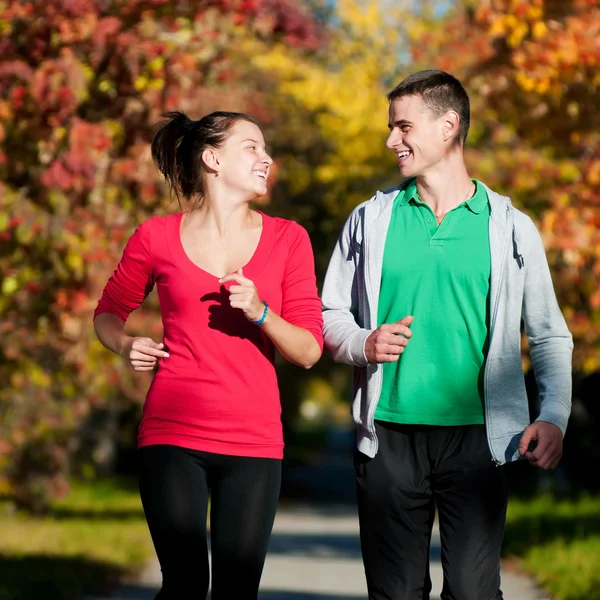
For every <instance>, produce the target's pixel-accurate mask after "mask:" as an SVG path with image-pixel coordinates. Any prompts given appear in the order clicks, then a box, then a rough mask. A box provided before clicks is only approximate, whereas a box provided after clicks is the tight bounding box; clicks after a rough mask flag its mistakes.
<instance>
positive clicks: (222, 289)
mask: <svg viewBox="0 0 600 600" xmlns="http://www.w3.org/2000/svg"><path fill="white" fill-rule="evenodd" d="M182 216H183V213H180V214H178V215H169V216H167V217H154V218H152V219H149V220H148V221H145V222H144V223H142V224H141V225H140V226H139V227H138V228H137V230H136V231H135V232H134V234H133V235H132V236H131V238H130V239H129V241H128V243H127V246H126V247H125V250H124V252H123V256H122V258H121V261H120V262H119V265H118V267H117V269H116V270H115V272H114V273H113V275H112V276H111V277H110V279H109V280H108V283H107V284H106V287H105V288H104V291H103V293H102V297H101V299H100V301H99V303H98V306H97V308H96V310H95V312H94V318H95V317H96V316H97V315H99V314H101V313H103V312H110V313H113V314H115V315H117V316H118V317H119V318H121V320H122V321H123V322H125V321H126V320H127V317H128V315H129V314H130V313H131V312H132V311H133V310H134V309H136V308H137V307H138V306H139V305H140V304H141V303H142V301H143V300H144V298H145V297H146V296H147V295H148V294H149V293H150V291H151V290H152V289H153V287H154V286H155V285H156V287H157V291H158V297H159V301H160V309H161V315H162V321H163V328H164V339H163V342H164V344H165V347H166V350H167V351H168V352H169V355H170V357H169V358H165V359H160V360H159V364H158V369H157V371H156V374H155V375H154V378H153V380H152V384H151V385H150V389H149V390H148V394H147V396H146V401H145V403H144V409H143V415H142V421H141V423H140V427H139V431H138V447H142V446H148V445H152V444H172V445H175V446H182V447H185V448H191V449H194V450H202V451H205V452H213V453H217V454H230V455H235V456H255V457H265V458H281V457H282V456H283V435H282V428H281V404H280V399H279V389H278V386H277V376H276V373H275V367H274V355H275V349H274V346H273V343H272V342H271V340H270V339H269V338H268V337H267V336H266V335H265V334H264V333H263V331H262V330H261V328H260V327H259V326H256V325H253V324H252V323H250V322H249V321H248V320H247V319H246V317H245V316H244V314H243V312H242V311H241V310H239V309H235V308H231V307H230V305H229V292H228V291H227V289H226V286H224V285H222V284H219V283H218V277H215V276H213V275H211V274H209V273H207V272H206V271H204V270H203V269H201V268H200V267H198V266H196V265H195V264H194V263H193V262H192V261H191V259H190V258H189V257H188V256H187V254H186V253H185V250H184V248H183V245H182V244H181V235H180V228H181V219H182ZM262 219H263V229H262V233H261V237H260V241H259V243H258V246H257V248H256V251H255V252H254V254H253V256H252V258H251V259H250V261H249V262H248V264H247V265H245V266H244V276H246V277H248V278H249V279H251V280H252V281H253V282H254V284H255V286H256V288H257V290H258V293H259V295H260V298H261V299H262V300H265V301H266V302H267V303H268V304H269V309H270V310H273V311H275V312H276V313H278V314H280V315H281V317H282V318H283V319H285V320H286V321H287V322H288V323H292V324H293V325H297V326H298V327H302V328H304V329H307V330H308V331H310V332H311V333H312V334H313V335H314V337H315V339H316V340H317V342H318V343H319V345H320V346H321V348H322V347H323V336H322V331H321V328H322V316H321V302H320V300H319V297H318V294H317V286H316V278H315V271H314V257H313V252H312V248H311V244H310V240H309V237H308V234H307V232H306V230H305V229H304V228H302V227H301V226H300V225H298V224H297V223H295V222H293V221H288V220H285V219H279V218H273V217H269V216H267V215H265V214H262ZM229 285H231V284H227V287H228V286H229Z"/></svg>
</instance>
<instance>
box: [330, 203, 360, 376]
mask: <svg viewBox="0 0 600 600" xmlns="http://www.w3.org/2000/svg"><path fill="white" fill-rule="evenodd" d="M363 207H364V204H362V205H360V206H358V207H357V208H356V209H354V211H353V212H352V213H351V214H350V216H349V217H348V219H347V220H346V223H345V225H344V227H343V229H342V232H341V234H340V236H339V238H338V241H337V244H336V246H335V248H334V250H333V254H332V256H331V260H330V262H329V267H328V268H327V273H326V275H325V280H324V283H323V294H322V304H323V323H324V324H323V336H324V340H325V347H326V348H327V350H328V351H329V353H330V354H331V356H332V357H333V359H334V360H335V361H336V362H341V363H345V364H349V365H353V366H356V367H364V366H366V365H367V364H368V361H367V358H366V356H365V342H366V340H367V337H368V336H369V334H370V333H371V330H369V329H364V328H363V327H361V325H359V323H361V319H360V313H359V294H360V293H361V290H362V289H364V272H363V269H362V260H363V258H362V257H361V256H360V252H359V245H358V242H357V232H358V231H359V230H360V226H361V223H360V221H361V215H362V213H363Z"/></svg>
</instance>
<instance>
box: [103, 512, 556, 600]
mask: <svg viewBox="0 0 600 600" xmlns="http://www.w3.org/2000/svg"><path fill="white" fill-rule="evenodd" d="M431 554H432V563H431V576H432V581H433V592H432V596H431V599H432V600H439V593H440V590H441V585H442V567H441V564H440V562H439V555H440V544H439V536H438V535H437V532H436V533H435V534H434V538H433V540H432V552H431ZM159 585H160V569H159V567H158V564H157V563H156V562H155V561H152V562H151V563H150V564H149V565H148V568H147V569H146V570H145V571H144V572H143V574H142V578H141V581H140V585H139V586H136V587H133V586H132V587H127V588H122V589H120V590H117V591H115V593H114V594H113V595H112V596H110V597H109V598H111V599H112V600H153V598H154V596H155V594H156V592H157V591H158V589H159ZM502 587H503V591H504V597H505V599H506V600H540V599H542V598H544V595H542V594H541V593H540V592H539V591H538V590H536V588H535V586H533V584H532V583H531V581H530V580H528V579H526V578H524V577H521V576H518V575H515V574H512V573H506V572H503V574H502ZM365 590H366V586H365V578H364V572H363V567H362V562H361V557H360V544H359V539H358V525H357V520H356V514H355V510H354V509H353V508H352V507H349V506H340V505H331V504H330V505H300V506H294V507H293V508H286V507H283V508H281V509H280V510H279V513H278V515H277V518H276V521H275V527H274V531H273V536H272V538H271V544H270V547H269V554H268V557H267V562H266V565H265V571H264V574H263V578H262V583H261V593H260V599H261V600H358V599H361V600H365V599H366V591H365ZM94 600H100V599H94ZM102 600H105V599H102ZM106 600H108V599H106Z"/></svg>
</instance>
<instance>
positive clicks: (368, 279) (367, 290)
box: [362, 206, 383, 453]
mask: <svg viewBox="0 0 600 600" xmlns="http://www.w3.org/2000/svg"><path fill="white" fill-rule="evenodd" d="M368 208H369V207H368V206H367V207H365V228H364V231H363V240H362V247H363V251H364V256H365V296H366V300H367V308H368V313H367V314H368V315H369V328H370V329H373V323H372V318H371V316H372V315H371V312H372V311H371V298H372V290H371V277H370V272H369V244H368V243H367V230H368V227H367V224H368V223H367V218H366V217H367V210H368ZM365 368H366V369H368V368H369V365H368V364H367V366H366V367H365ZM378 368H379V367H378V366H377V365H376V366H375V369H378ZM382 386H383V381H382V377H378V389H377V393H376V394H375V395H374V396H373V398H375V401H373V402H372V403H370V404H369V412H368V415H367V419H368V428H369V433H370V434H371V436H372V439H373V442H374V443H375V453H377V450H378V449H379V440H378V439H377V434H376V432H375V411H376V410H377V402H378V399H379V396H380V394H381V388H382ZM366 400H367V402H368V400H369V399H368V397H367V399H366Z"/></svg>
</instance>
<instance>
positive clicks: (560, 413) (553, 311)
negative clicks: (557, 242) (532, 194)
mask: <svg viewBox="0 0 600 600" xmlns="http://www.w3.org/2000/svg"><path fill="white" fill-rule="evenodd" d="M524 231H525V234H526V235H525V239H526V240H527V242H528V244H527V245H528V246H529V248H528V251H527V252H526V253H525V254H524V256H525V261H526V262H525V263H524V267H525V288H524V293H523V312H522V316H523V322H524V325H525V332H526V334H527V339H528V340H529V348H530V354H531V362H532V364H533V369H534V372H535V377H536V380H537V384H538V388H539V393H540V401H541V408H540V415H539V417H538V418H537V420H538V421H547V422H549V423H553V424H554V425H556V426H557V427H559V428H560V430H561V431H562V433H563V435H564V433H565V430H566V428H567V422H568V420H569V415H570V413H571V391H572V362H571V361H572V353H573V337H572V335H571V333H570V332H569V329H568V327H567V324H566V322H565V319H564V317H563V315H562V313H561V310H560V308H559V306H558V302H557V300H556V294H555V293H554V286H553V284H552V277H551V275H550V269H549V267H548V261H547V259H546V252H545V249H544V244H543V242H542V238H541V236H540V234H539V232H538V230H537V228H536V226H535V225H534V223H533V221H532V220H531V219H530V218H529V217H527V221H526V223H525V226H524Z"/></svg>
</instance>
